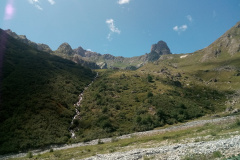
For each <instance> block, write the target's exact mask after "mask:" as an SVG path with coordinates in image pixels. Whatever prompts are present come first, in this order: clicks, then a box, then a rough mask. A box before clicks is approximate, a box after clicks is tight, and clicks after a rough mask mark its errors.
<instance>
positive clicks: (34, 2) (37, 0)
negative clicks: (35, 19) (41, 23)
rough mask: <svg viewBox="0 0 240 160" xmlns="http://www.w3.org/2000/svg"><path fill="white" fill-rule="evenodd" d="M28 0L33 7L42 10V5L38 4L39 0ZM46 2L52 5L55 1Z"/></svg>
mask: <svg viewBox="0 0 240 160" xmlns="http://www.w3.org/2000/svg"><path fill="white" fill-rule="evenodd" d="M28 2H29V3H30V4H32V5H33V6H34V7H36V8H37V9H39V10H43V8H42V6H41V5H40V4H41V3H40V0H28ZM48 2H49V3H50V4H51V5H54V4H55V3H56V2H55V0H48Z"/></svg>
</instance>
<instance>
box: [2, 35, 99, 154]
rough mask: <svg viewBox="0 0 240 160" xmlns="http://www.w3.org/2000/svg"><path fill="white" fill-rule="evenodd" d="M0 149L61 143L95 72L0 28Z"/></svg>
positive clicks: (68, 135)
mask: <svg viewBox="0 0 240 160" xmlns="http://www.w3.org/2000/svg"><path fill="white" fill-rule="evenodd" d="M0 35H1V40H0V41H1V42H4V39H5V40H6V43H1V44H0V45H1V48H3V49H2V50H1V54H4V61H3V79H2V80H1V108H0V154H3V153H7V152H16V151H20V150H24V149H28V148H35V147H42V146H45V145H48V144H59V143H66V142H67V141H68V139H69V138H70V133H69V131H68V128H69V126H70V123H71V120H72V116H73V115H74V107H73V104H74V103H75V102H76V101H78V94H79V93H81V91H82V90H83V88H84V87H85V86H86V85H87V84H89V83H90V82H91V81H92V79H93V77H94V76H95V73H93V72H92V71H91V70H90V69H86V68H84V67H82V66H80V65H77V64H75V63H73V62H71V61H69V60H65V59H62V58H60V57H57V56H52V55H50V54H48V53H45V52H40V51H38V50H36V49H34V48H32V47H30V46H28V45H26V44H24V43H22V42H19V41H17V40H16V39H14V38H11V37H10V36H7V34H5V33H4V31H2V30H1V31H0Z"/></svg>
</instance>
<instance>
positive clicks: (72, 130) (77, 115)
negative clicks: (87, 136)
mask: <svg viewBox="0 0 240 160" xmlns="http://www.w3.org/2000/svg"><path fill="white" fill-rule="evenodd" d="M97 77H98V72H97V74H96V76H95V77H94V80H93V81H92V82H91V83H90V84H89V85H88V86H87V87H85V88H84V90H83V92H82V93H81V94H80V95H79V100H78V102H77V103H76V104H74V107H75V112H76V114H75V115H74V117H73V119H72V122H71V126H73V121H74V120H75V119H80V118H81V117H80V111H79V110H78V109H77V108H79V107H80V106H81V101H82V100H83V94H84V91H85V90H87V89H88V87H89V86H91V85H92V83H93V82H94V81H95V79H96V78H97ZM69 131H70V133H71V137H72V138H76V134H75V129H71V127H70V128H69Z"/></svg>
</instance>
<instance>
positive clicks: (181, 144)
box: [0, 115, 240, 160]
mask: <svg viewBox="0 0 240 160" xmlns="http://www.w3.org/2000/svg"><path fill="white" fill-rule="evenodd" d="M239 118H240V116H239V115H233V116H226V117H221V118H211V119H200V120H195V121H191V122H187V123H183V124H179V125H175V126H170V127H166V128H160V129H156V130H152V131H146V132H137V133H133V134H128V135H123V136H120V137H115V138H105V139H99V140H93V141H90V142H86V143H77V144H72V145H62V146H51V147H50V148H52V150H53V152H52V153H51V152H49V149H48V150H45V151H32V153H33V154H34V155H35V156H34V157H35V158H37V159H82V158H86V160H95V159H104V160H105V159H169V160H170V159H184V158H185V159H190V158H191V157H193V158H192V159H196V158H194V156H197V155H209V156H214V158H218V157H229V156H232V155H237V154H239V153H240V136H239V127H240V122H239ZM59 150H61V151H59ZM26 155H27V153H22V154H17V155H9V156H5V157H4V156H2V157H1V156H0V159H9V158H17V159H18V158H19V159H25V158H23V157H26ZM91 156H92V157H91ZM21 157H22V158H21ZM87 157H88V158H87ZM210 159H213V158H210Z"/></svg>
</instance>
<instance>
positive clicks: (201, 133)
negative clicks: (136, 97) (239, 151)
mask: <svg viewBox="0 0 240 160" xmlns="http://www.w3.org/2000/svg"><path fill="white" fill-rule="evenodd" d="M236 123H237V121H233V122H221V123H220V124H221V125H216V124H206V125H204V126H195V127H191V128H187V129H184V130H176V131H172V132H166V133H158V134H149V135H142V136H132V137H131V138H129V139H118V140H117V141H111V142H109V143H104V144H97V145H93V146H82V147H76V148H70V149H65V150H61V151H54V152H47V153H44V154H41V155H38V156H34V157H36V158H37V159H61V160H68V159H72V158H74V159H82V158H86V157H90V156H93V155H96V154H105V153H113V152H124V151H129V150H131V149H135V148H152V147H154V146H155V147H161V146H165V145H172V144H175V143H185V142H186V140H187V141H188V140H189V139H195V140H196V141H197V140H198V137H201V138H202V139H201V141H212V140H217V139H219V138H229V137H230V136H234V135H238V132H236V131H239V129H240V126H237V125H236ZM211 132H218V136H214V137H211V136H209V133H211ZM167 142H168V143H167ZM55 152H57V153H55ZM156 157H157V155H156ZM234 157H237V156H234ZM144 158H146V159H147V158H150V159H151V158H154V156H153V157H151V156H150V157H149V156H144ZM182 158H183V159H191V160H192V159H194V158H198V159H200V158H202V159H200V160H204V158H205V159H206V158H208V159H214V158H224V156H223V155H222V154H221V151H215V152H213V153H212V154H209V155H187V156H185V157H182ZM15 159H25V158H15Z"/></svg>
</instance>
